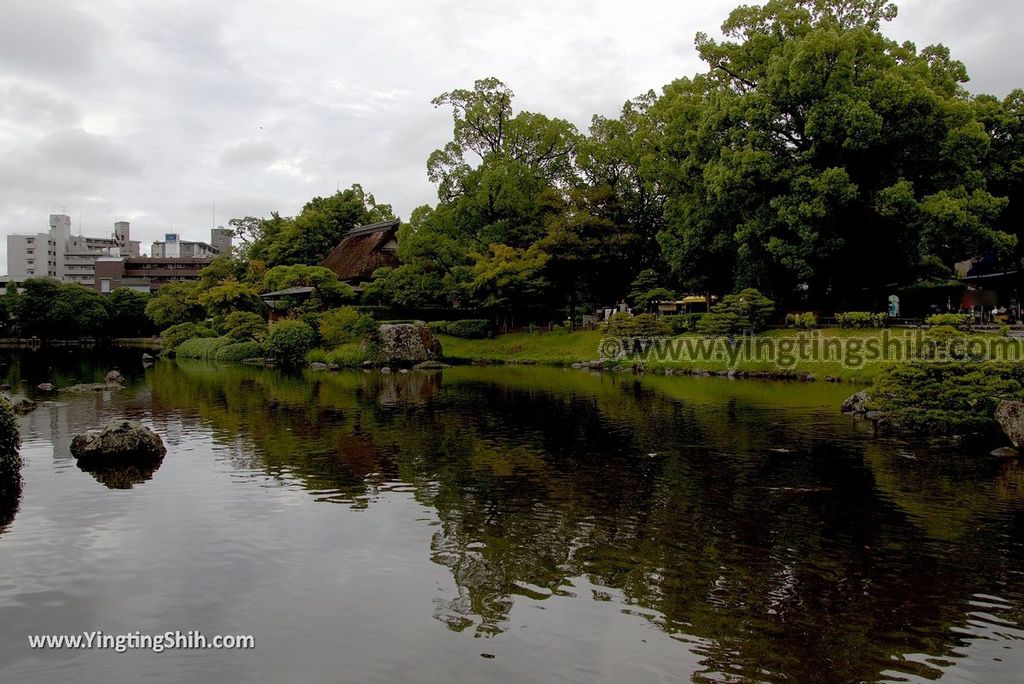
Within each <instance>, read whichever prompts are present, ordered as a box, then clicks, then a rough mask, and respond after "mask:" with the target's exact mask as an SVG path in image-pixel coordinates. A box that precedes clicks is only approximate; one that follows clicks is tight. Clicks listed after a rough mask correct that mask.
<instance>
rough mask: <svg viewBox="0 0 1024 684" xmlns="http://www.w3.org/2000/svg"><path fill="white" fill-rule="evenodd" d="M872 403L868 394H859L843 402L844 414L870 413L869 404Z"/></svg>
mask: <svg viewBox="0 0 1024 684" xmlns="http://www.w3.org/2000/svg"><path fill="white" fill-rule="evenodd" d="M870 401H871V397H870V396H868V393H867V392H857V393H856V394H854V395H853V396H852V397H850V398H849V399H847V400H846V401H844V402H843V408H842V411H843V413H856V414H858V415H862V414H865V413H867V412H868V403H869V402H870Z"/></svg>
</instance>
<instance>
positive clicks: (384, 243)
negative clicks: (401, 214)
mask: <svg viewBox="0 0 1024 684" xmlns="http://www.w3.org/2000/svg"><path fill="white" fill-rule="evenodd" d="M399 225H401V222H400V221H399V220H398V219H392V220H390V221H381V222H380V223H373V224H371V225H368V226H357V227H355V228H353V229H352V230H350V231H348V233H346V234H345V237H344V239H343V240H342V241H341V242H339V243H338V245H337V246H336V247H335V248H334V249H332V250H331V253H330V254H328V255H327V258H325V259H324V260H323V261H321V262H320V265H321V266H323V267H324V268H329V269H330V270H331V271H333V272H334V274H335V275H337V276H338V278H339V279H340V280H349V281H356V282H359V281H363V280H369V279H370V276H372V275H373V272H374V271H376V270H377V269H378V268H381V267H383V266H397V265H398V255H397V254H396V251H395V249H396V247H397V233H398V226H399Z"/></svg>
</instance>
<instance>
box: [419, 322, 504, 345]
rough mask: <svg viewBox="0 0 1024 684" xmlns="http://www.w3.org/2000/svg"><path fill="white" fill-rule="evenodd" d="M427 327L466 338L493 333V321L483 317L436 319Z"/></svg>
mask: <svg viewBox="0 0 1024 684" xmlns="http://www.w3.org/2000/svg"><path fill="white" fill-rule="evenodd" d="M427 327H429V328H430V329H431V330H433V331H434V332H435V333H439V334H441V335H449V336H451V337H458V338H461V339H464V340H478V339H483V338H485V337H490V335H491V322H490V321H488V320H485V319H482V318H467V319H465V320H461V321H434V322H433V323H428V324H427Z"/></svg>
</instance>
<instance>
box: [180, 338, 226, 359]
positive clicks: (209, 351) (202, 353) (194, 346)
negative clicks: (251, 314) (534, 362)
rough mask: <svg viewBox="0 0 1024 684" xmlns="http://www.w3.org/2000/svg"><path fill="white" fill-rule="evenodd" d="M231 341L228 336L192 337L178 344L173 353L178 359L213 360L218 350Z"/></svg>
mask: <svg viewBox="0 0 1024 684" xmlns="http://www.w3.org/2000/svg"><path fill="white" fill-rule="evenodd" d="M233 343H234V340H232V339H231V338H230V337H193V338H192V339H190V340H185V341H184V342H182V343H181V344H180V345H178V349H177V350H176V351H175V355H176V356H177V357H178V358H179V359H200V360H202V361H213V360H214V358H215V357H216V355H217V352H218V351H220V350H221V349H223V348H224V347H226V346H228V345H229V344H233Z"/></svg>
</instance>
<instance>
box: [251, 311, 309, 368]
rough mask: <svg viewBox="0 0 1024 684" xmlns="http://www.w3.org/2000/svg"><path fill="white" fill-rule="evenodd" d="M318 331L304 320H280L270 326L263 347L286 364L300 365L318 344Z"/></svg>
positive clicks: (277, 359) (275, 358)
mask: <svg viewBox="0 0 1024 684" xmlns="http://www.w3.org/2000/svg"><path fill="white" fill-rule="evenodd" d="M317 337H318V336H317V333H316V331H315V330H313V328H312V327H310V325H309V324H308V323H306V322H304V321H295V320H288V321H280V322H279V323H275V324H274V325H272V326H271V327H270V332H269V333H267V337H266V339H265V340H264V341H263V349H264V351H265V352H266V353H267V355H268V356H270V357H271V358H273V359H274V360H275V361H277V362H278V363H280V364H282V365H284V366H300V365H302V363H303V361H304V360H305V358H306V354H307V353H308V352H309V351H310V350H311V349H313V347H315V346H316V344H317Z"/></svg>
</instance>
